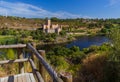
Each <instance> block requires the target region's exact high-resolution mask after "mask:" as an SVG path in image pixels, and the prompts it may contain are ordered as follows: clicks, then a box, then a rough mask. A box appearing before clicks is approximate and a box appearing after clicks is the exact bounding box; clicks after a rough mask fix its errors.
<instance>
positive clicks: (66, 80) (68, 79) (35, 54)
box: [0, 43, 72, 82]
mask: <svg viewBox="0 0 120 82" xmlns="http://www.w3.org/2000/svg"><path fill="white" fill-rule="evenodd" d="M7 48H14V49H16V50H17V52H18V59H15V60H5V61H0V65H2V64H10V63H19V67H18V68H19V73H24V64H23V63H24V62H29V63H30V65H31V67H32V72H33V74H34V75H35V76H36V78H37V80H38V82H47V80H46V77H45V69H46V71H47V72H48V73H49V75H50V76H51V78H52V80H53V82H72V75H71V74H65V73H60V74H59V75H58V74H57V73H56V71H55V70H53V68H52V67H51V66H50V65H49V64H48V63H47V61H46V60H45V50H36V48H35V45H34V44H30V43H28V44H17V45H1V46H0V49H7ZM23 48H26V49H28V50H29V52H31V53H32V55H31V56H30V57H28V58H24V57H23V53H22V49H23ZM36 58H37V59H38V60H39V68H38V69H37V67H36V64H37V63H38V62H36Z"/></svg>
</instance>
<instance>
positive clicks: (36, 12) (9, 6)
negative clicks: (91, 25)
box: [0, 1, 87, 18]
mask: <svg viewBox="0 0 120 82" xmlns="http://www.w3.org/2000/svg"><path fill="white" fill-rule="evenodd" d="M6 13H7V14H8V15H10V16H20V17H28V18H30V17H32V18H34V17H40V18H41V17H58V18H78V17H87V16H81V15H76V14H71V13H68V12H65V11H58V12H50V11H48V10H45V9H42V8H40V7H37V6H33V5H31V4H26V3H18V2H16V3H12V2H6V1H1V2H0V15H5V14H6Z"/></svg>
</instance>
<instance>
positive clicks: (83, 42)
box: [66, 36, 109, 49]
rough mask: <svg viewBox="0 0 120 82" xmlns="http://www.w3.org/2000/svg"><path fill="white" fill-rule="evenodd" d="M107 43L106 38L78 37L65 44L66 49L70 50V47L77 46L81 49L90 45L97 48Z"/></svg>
mask: <svg viewBox="0 0 120 82" xmlns="http://www.w3.org/2000/svg"><path fill="white" fill-rule="evenodd" d="M108 41H109V39H108V38H107V37H106V36H82V37H79V38H78V39H77V40H75V41H72V42H70V43H68V44H66V47H67V48H70V47H72V46H78V47H79V48H80V49H83V48H87V47H90V46H91V45H97V46H99V45H101V44H103V43H105V42H108Z"/></svg>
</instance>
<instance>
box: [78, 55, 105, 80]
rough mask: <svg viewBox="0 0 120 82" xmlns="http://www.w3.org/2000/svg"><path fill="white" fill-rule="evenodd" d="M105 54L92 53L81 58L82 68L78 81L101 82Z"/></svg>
mask: <svg viewBox="0 0 120 82" xmlns="http://www.w3.org/2000/svg"><path fill="white" fill-rule="evenodd" d="M106 60H107V56H106V55H98V54H93V55H90V56H88V57H87V58H85V59H84V60H83V63H82V68H81V70H80V72H79V77H78V78H79V81H80V82H101V80H102V78H103V74H104V73H103V70H104V66H105V64H106Z"/></svg>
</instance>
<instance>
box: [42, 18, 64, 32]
mask: <svg viewBox="0 0 120 82" xmlns="http://www.w3.org/2000/svg"><path fill="white" fill-rule="evenodd" d="M42 28H43V32H45V33H57V34H59V32H60V31H61V30H62V28H61V27H60V26H59V25H58V24H52V23H51V20H50V19H48V20H47V21H46V24H44V25H43V27H42Z"/></svg>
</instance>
